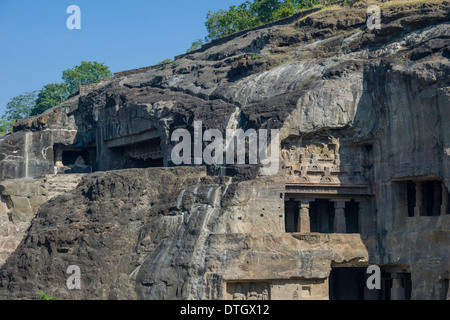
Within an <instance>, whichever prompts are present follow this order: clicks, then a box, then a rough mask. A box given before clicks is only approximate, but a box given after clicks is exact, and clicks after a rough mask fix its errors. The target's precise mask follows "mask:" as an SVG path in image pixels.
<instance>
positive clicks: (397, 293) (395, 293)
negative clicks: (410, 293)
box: [391, 273, 405, 300]
mask: <svg viewBox="0 0 450 320" xmlns="http://www.w3.org/2000/svg"><path fill="white" fill-rule="evenodd" d="M391 300H405V288H403V277H402V276H401V274H399V273H392V288H391Z"/></svg>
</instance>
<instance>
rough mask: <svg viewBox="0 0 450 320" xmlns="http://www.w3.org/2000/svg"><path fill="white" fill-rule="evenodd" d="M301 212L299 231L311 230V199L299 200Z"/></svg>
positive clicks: (306, 231) (307, 231)
mask: <svg viewBox="0 0 450 320" xmlns="http://www.w3.org/2000/svg"><path fill="white" fill-rule="evenodd" d="M299 208H300V212H299V215H298V226H297V231H298V232H301V233H309V232H311V222H310V219H309V200H301V201H300V202H299Z"/></svg>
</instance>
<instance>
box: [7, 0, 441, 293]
mask: <svg viewBox="0 0 450 320" xmlns="http://www.w3.org/2000/svg"><path fill="white" fill-rule="evenodd" d="M369 2H370V1H369ZM369 2H368V4H370V3H371V2H370V3H369ZM368 4H367V5H368ZM367 5H366V4H363V3H357V4H356V5H354V6H352V7H349V6H344V7H339V6H335V7H331V8H325V9H322V10H312V11H307V12H304V13H299V14H296V15H295V16H293V17H290V18H288V19H286V20H283V21H279V22H275V23H272V24H269V25H265V26H261V27H258V28H255V29H252V30H247V31H243V32H240V33H238V34H235V35H232V36H228V37H226V38H223V39H218V40H215V41H213V42H212V43H211V44H208V45H205V46H204V47H203V48H201V49H200V50H197V51H195V52H192V53H189V54H184V55H181V56H178V57H177V58H176V59H175V60H174V61H173V62H171V63H167V64H164V65H157V66H151V67H145V68H142V69H137V70H130V71H124V72H120V73H118V74H116V75H115V77H112V78H108V79H104V80H103V81H102V82H101V83H99V84H96V85H91V86H89V87H82V88H80V92H79V93H78V94H77V95H73V96H72V97H70V98H69V99H68V100H67V101H65V102H64V103H62V104H60V105H58V106H56V107H54V108H52V109H50V110H47V111H46V112H45V113H43V114H41V115H38V116H35V117H32V118H28V119H24V120H21V121H18V122H17V123H16V125H15V127H14V132H13V133H12V134H9V135H6V136H3V137H0V180H1V181H0V193H1V199H2V206H0V259H1V260H0V263H2V264H3V263H4V264H3V265H2V266H1V267H0V298H3V299H36V298H39V296H40V291H39V290H43V291H44V292H45V293H47V294H48V295H49V296H53V297H55V298H56V299H239V300H243V299H299V300H300V299H302V300H308V299H317V300H323V299H445V298H447V299H448V298H450V293H449V292H448V287H449V286H448V283H449V278H450V274H449V272H450V252H449V248H450V236H449V235H450V233H449V226H450V204H449V192H448V190H449V187H450V125H449V124H450V86H449V83H450V63H449V59H450V4H449V3H448V2H447V1H427V2H423V1H420V2H418V1H411V2H405V1H401V2H397V1H392V2H384V3H383V2H378V5H379V6H380V9H381V13H382V23H381V28H380V29H375V30H372V31H371V30H369V29H368V28H367ZM195 121H201V122H202V126H203V130H207V129H217V130H219V131H220V132H224V133H225V131H226V129H243V130H248V129H254V130H259V129H278V130H279V132H280V137H279V138H280V150H279V154H280V158H279V160H280V161H279V171H278V173H277V175H275V176H268V177H267V176H262V175H260V171H259V170H260V167H259V166H258V165H250V164H246V165H222V166H221V165H214V166H209V165H200V166H193V165H192V166H175V165H174V163H173V161H172V160H173V159H172V155H171V150H172V149H173V148H174V146H175V144H176V143H175V142H173V141H172V140H171V136H172V134H173V132H174V131H175V130H177V129H187V130H189V131H191V132H192V130H193V126H194V122H195ZM71 265H76V266H79V268H80V271H81V289H80V290H70V289H69V288H68V287H67V286H66V280H67V278H68V276H69V275H68V274H67V273H66V270H67V268H68V267H69V266H71ZM369 265H377V266H379V267H380V268H381V272H382V278H383V279H384V280H383V282H382V288H381V289H380V290H369V289H368V288H367V287H366V280H365V279H366V278H367V276H368V275H367V274H366V269H367V267H368V266H369Z"/></svg>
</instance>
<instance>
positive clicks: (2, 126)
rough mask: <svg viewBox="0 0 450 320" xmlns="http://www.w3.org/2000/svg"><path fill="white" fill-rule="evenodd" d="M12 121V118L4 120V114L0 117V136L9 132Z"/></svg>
mask: <svg viewBox="0 0 450 320" xmlns="http://www.w3.org/2000/svg"><path fill="white" fill-rule="evenodd" d="M13 124H14V121H12V120H6V119H5V116H3V117H2V119H0V136H2V135H4V134H6V133H8V132H11V131H12V128H13Z"/></svg>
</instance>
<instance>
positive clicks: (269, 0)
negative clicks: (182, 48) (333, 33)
mask: <svg viewBox="0 0 450 320" xmlns="http://www.w3.org/2000/svg"><path fill="white" fill-rule="evenodd" d="M337 1H338V0H254V1H253V2H251V1H245V2H243V3H242V4H240V5H239V6H230V7H229V8H228V10H223V9H221V10H218V11H216V12H213V11H209V12H208V13H207V15H206V22H205V26H206V30H207V31H208V36H207V37H206V40H207V41H210V40H213V39H216V38H220V37H223V36H227V35H230V34H233V33H235V32H237V31H240V30H245V29H249V28H252V27H255V26H258V25H261V24H264V23H268V22H272V21H275V20H278V19H282V18H285V17H288V16H290V15H292V14H294V13H295V12H297V11H299V10H301V9H305V8H311V7H312V6H314V5H315V4H318V3H324V4H332V3H334V2H337ZM339 1H341V0H339ZM351 1H353V0H351Z"/></svg>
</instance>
